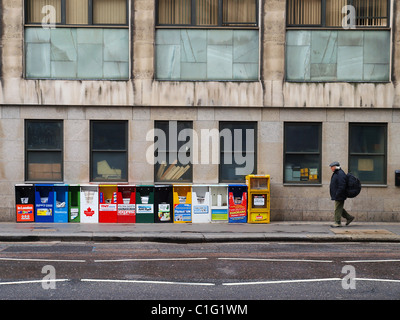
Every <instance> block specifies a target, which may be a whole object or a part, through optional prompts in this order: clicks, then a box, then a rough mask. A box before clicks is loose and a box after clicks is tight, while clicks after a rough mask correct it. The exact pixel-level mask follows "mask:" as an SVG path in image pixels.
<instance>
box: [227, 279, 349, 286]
mask: <svg viewBox="0 0 400 320" xmlns="http://www.w3.org/2000/svg"><path fill="white" fill-rule="evenodd" d="M339 280H340V281H341V280H342V279H341V278H323V279H297V280H296V279H294V280H273V281H254V282H232V283H223V284H222V285H223V286H245V285H257V284H283V283H299V282H324V281H339Z"/></svg>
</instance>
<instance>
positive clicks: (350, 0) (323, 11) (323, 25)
mask: <svg viewBox="0 0 400 320" xmlns="http://www.w3.org/2000/svg"><path fill="white" fill-rule="evenodd" d="M320 1H321V23H320V24H289V19H288V14H289V1H286V28H288V29H289V28H293V29H298V28H300V29H305V28H307V29H308V28H311V29H318V28H320V29H321V28H323V29H343V28H342V26H326V0H320ZM347 1H348V3H347V5H353V0H347ZM386 1H387V9H386V17H376V18H381V19H385V18H386V19H387V24H386V26H363V25H357V24H356V26H355V27H356V29H390V26H391V20H390V18H391V17H390V12H391V4H392V1H391V0H386ZM360 18H371V19H372V18H373V17H370V16H366V17H361V16H356V20H357V19H360Z"/></svg>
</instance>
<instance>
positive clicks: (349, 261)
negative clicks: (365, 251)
mask: <svg viewBox="0 0 400 320" xmlns="http://www.w3.org/2000/svg"><path fill="white" fill-rule="evenodd" d="M343 262H345V263H368V262H400V260H399V259H397V260H348V261H343Z"/></svg>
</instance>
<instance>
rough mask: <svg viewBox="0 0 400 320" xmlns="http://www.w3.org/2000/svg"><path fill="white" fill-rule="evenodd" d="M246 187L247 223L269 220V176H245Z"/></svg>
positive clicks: (266, 221)
mask: <svg viewBox="0 0 400 320" xmlns="http://www.w3.org/2000/svg"><path fill="white" fill-rule="evenodd" d="M246 184H247V189H248V210H247V212H248V216H247V222H248V223H269V222H270V176H269V175H253V174H251V175H248V176H246Z"/></svg>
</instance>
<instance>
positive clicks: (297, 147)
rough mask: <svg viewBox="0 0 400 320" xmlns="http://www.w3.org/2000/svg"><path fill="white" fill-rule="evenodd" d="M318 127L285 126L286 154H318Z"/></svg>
mask: <svg viewBox="0 0 400 320" xmlns="http://www.w3.org/2000/svg"><path fill="white" fill-rule="evenodd" d="M319 128H320V126H319V125H292V124H291V125H286V126H285V142H286V152H318V151H319V139H320V137H319Z"/></svg>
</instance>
